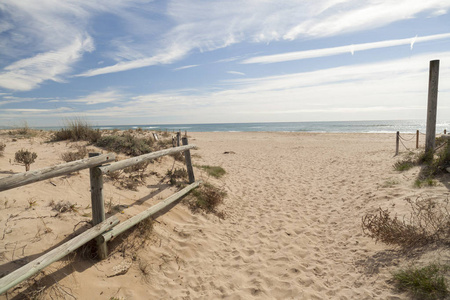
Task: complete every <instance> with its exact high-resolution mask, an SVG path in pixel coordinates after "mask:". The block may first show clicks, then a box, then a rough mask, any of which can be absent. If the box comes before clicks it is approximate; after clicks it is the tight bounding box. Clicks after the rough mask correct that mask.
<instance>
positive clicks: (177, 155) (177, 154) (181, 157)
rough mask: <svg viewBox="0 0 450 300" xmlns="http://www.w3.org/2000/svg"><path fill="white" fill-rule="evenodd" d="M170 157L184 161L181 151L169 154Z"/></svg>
mask: <svg viewBox="0 0 450 300" xmlns="http://www.w3.org/2000/svg"><path fill="white" fill-rule="evenodd" d="M170 156H171V157H173V158H174V159H175V160H176V161H179V162H184V155H183V153H182V152H176V153H172V154H170Z"/></svg>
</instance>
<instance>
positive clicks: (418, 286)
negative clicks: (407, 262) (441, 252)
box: [393, 264, 449, 299]
mask: <svg viewBox="0 0 450 300" xmlns="http://www.w3.org/2000/svg"><path fill="white" fill-rule="evenodd" d="M447 271H448V267H447V266H440V265H437V264H430V265H428V266H426V267H423V268H409V269H406V270H400V271H398V272H397V273H395V274H394V275H393V278H394V282H395V284H396V286H397V287H398V288H399V289H400V290H401V291H407V292H409V293H410V294H411V295H412V296H413V297H414V298H416V299H444V298H445V297H446V296H448V294H449V291H448V288H447V283H446V281H445V278H444V276H443V273H445V272H447Z"/></svg>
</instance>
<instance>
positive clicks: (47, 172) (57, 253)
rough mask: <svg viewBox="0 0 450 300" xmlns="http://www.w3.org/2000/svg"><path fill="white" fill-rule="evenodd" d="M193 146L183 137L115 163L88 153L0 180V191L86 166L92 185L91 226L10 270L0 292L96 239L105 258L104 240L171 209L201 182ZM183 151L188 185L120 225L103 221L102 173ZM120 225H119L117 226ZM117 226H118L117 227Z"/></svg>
mask: <svg viewBox="0 0 450 300" xmlns="http://www.w3.org/2000/svg"><path fill="white" fill-rule="evenodd" d="M195 147H196V146H195V145H188V141H187V137H183V146H179V147H174V148H170V149H165V150H160V151H156V152H152V153H148V154H144V155H141V156H138V157H133V158H129V159H125V160H122V161H118V162H114V163H111V164H109V165H105V164H106V163H109V162H112V161H114V160H115V154H114V153H108V154H102V155H100V154H99V153H89V158H86V159H82V160H77V161H74V162H69V163H65V164H60V165H57V166H52V167H48V168H43V169H39V170H35V171H29V172H25V173H20V174H14V175H11V176H8V177H5V178H1V179H0V191H6V190H9V189H13V188H17V187H20V186H24V185H27V184H31V183H34V182H38V181H42V180H46V179H50V178H53V177H58V176H62V175H66V174H70V173H72V172H76V171H80V170H83V169H89V174H90V186H91V204H92V224H93V225H94V227H92V228H90V229H88V230H86V231H85V232H83V233H82V234H80V235H78V236H77V237H75V238H73V239H71V240H70V241H68V242H66V243H64V244H62V245H60V246H59V247H57V248H55V249H53V250H52V251H50V252H48V253H46V254H44V255H42V256H40V257H39V258H37V259H35V260H33V261H32V262H30V263H28V264H26V265H25V266H22V267H21V268H19V269H17V270H15V271H13V272H11V273H10V274H8V275H6V276H4V277H2V278H0V294H3V293H5V292H6V291H7V290H8V289H10V288H12V287H14V286H16V285H17V284H19V283H21V282H22V281H24V280H26V279H28V278H30V277H31V276H33V275H34V274H36V273H38V272H39V271H41V270H42V269H44V268H45V267H47V266H48V265H50V264H52V263H53V262H55V261H58V260H59V259H61V258H63V257H64V256H66V255H68V254H69V253H71V252H73V251H75V250H76V249H77V248H79V247H81V246H82V245H84V244H86V243H87V242H89V241H91V240H93V239H95V240H96V242H97V247H98V248H97V252H98V255H99V258H100V259H104V258H106V257H107V255H108V249H107V246H106V243H107V242H108V241H109V240H111V239H112V238H113V237H115V236H117V235H118V234H120V233H122V232H124V231H126V230H127V229H129V228H131V227H132V226H134V225H136V224H137V223H139V222H141V221H142V220H144V219H146V218H149V217H153V218H156V217H158V216H160V215H162V214H164V213H165V212H167V211H168V210H169V209H170V208H172V207H173V206H174V205H176V204H177V203H178V202H179V200H180V199H181V198H182V197H183V196H184V195H186V194H187V193H189V192H190V191H191V190H192V189H194V188H196V187H198V186H199V185H200V184H201V181H197V182H196V181H195V177H194V170H193V167H192V163H191V155H190V149H193V148H195ZM179 152H183V153H184V156H185V162H186V168H187V172H188V175H189V183H190V185H188V186H187V187H185V188H184V189H182V190H180V191H179V192H177V193H175V194H173V195H172V196H170V197H168V198H167V199H165V200H164V201H161V202H160V203H158V204H156V205H154V206H152V207H150V208H149V209H147V210H145V211H143V212H141V213H140V214H138V215H136V216H134V217H132V218H130V219H128V220H126V221H124V222H123V223H121V224H119V220H118V219H117V217H115V216H113V217H110V218H109V219H107V220H105V208H104V207H105V204H104V199H103V175H104V174H107V173H108V172H113V171H116V170H120V169H124V168H127V167H130V166H133V165H136V164H139V163H141V162H145V161H149V160H152V159H155V158H158V157H162V156H165V155H170V154H175V153H179ZM117 224H119V225H117ZM116 225H117V226H116ZM115 226H116V227H115Z"/></svg>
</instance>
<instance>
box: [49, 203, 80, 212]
mask: <svg viewBox="0 0 450 300" xmlns="http://www.w3.org/2000/svg"><path fill="white" fill-rule="evenodd" d="M49 206H50V207H51V208H52V209H53V210H56V211H57V212H59V213H65V212H78V206H77V204H76V203H75V204H73V203H70V201H62V200H61V201H59V202H57V203H56V202H55V201H54V200H52V201H50V204H49Z"/></svg>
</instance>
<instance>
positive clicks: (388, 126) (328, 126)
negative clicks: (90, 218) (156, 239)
mask: <svg viewBox="0 0 450 300" xmlns="http://www.w3.org/2000/svg"><path fill="white" fill-rule="evenodd" d="M92 127H93V128H98V129H110V130H112V129H119V130H128V129H138V128H141V129H143V130H157V131H170V132H172V131H179V130H181V131H183V132H184V131H187V132H255V131H267V132H336V133H338V132H349V133H350V132H354V133H392V132H396V131H399V132H401V133H416V131H417V130H419V131H420V132H421V133H425V132H426V121H425V120H383V121H330V122H264V123H214V124H163V125H158V124H147V125H106V126H92ZM34 128H36V129H43V130H58V129H60V128H61V127H34ZM446 129H449V130H450V120H449V121H437V122H436V133H437V134H439V133H443V132H444V130H446Z"/></svg>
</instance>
